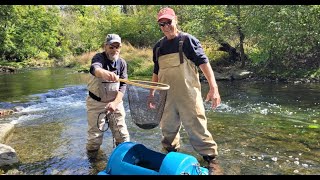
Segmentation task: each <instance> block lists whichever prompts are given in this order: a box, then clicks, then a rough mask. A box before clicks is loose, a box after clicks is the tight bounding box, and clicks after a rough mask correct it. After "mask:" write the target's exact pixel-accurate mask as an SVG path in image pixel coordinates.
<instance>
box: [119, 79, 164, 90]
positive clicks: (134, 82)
mask: <svg viewBox="0 0 320 180" xmlns="http://www.w3.org/2000/svg"><path fill="white" fill-rule="evenodd" d="M119 81H120V82H124V83H127V84H131V85H134V86H139V87H143V88H147V89H154V90H168V89H170V86H169V85H168V84H164V83H159V82H152V81H141V80H127V79H119Z"/></svg>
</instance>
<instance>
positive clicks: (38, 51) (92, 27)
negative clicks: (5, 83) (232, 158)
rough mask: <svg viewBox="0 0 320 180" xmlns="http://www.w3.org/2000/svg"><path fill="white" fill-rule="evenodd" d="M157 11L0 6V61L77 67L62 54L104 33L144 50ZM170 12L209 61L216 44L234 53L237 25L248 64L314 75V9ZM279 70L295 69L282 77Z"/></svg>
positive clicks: (154, 34)
mask: <svg viewBox="0 0 320 180" xmlns="http://www.w3.org/2000/svg"><path fill="white" fill-rule="evenodd" d="M164 6H167V5H148V6H146V5H99V6H98V5H90V6H88V5H60V6H54V5H24V6H21V5H2V6H0V29H1V30H0V58H1V59H3V60H5V61H7V62H8V63H10V62H21V64H23V65H31V64H36V65H37V64H46V63H47V62H46V61H48V60H49V59H54V60H55V62H56V64H68V65H72V66H77V61H72V63H66V62H68V59H69V60H70V58H69V57H70V56H78V55H82V54H85V53H88V52H93V51H96V50H98V49H100V47H101V45H102V43H103V42H104V38H105V36H106V35H107V34H108V33H117V34H119V35H120V36H121V37H122V39H123V41H124V42H128V43H129V44H131V45H133V46H134V47H138V48H139V47H146V48H151V47H152V46H153V45H154V44H155V43H156V42H157V40H158V39H159V38H160V37H162V36H163V34H162V32H161V30H160V28H159V26H158V24H157V22H156V17H157V13H158V11H159V10H160V8H161V7H164ZM170 7H172V8H173V9H174V10H175V11H176V14H177V16H178V25H179V29H181V30H182V31H185V32H188V33H190V34H192V35H194V36H195V37H197V38H198V39H199V40H200V41H201V43H202V45H203V46H204V48H205V51H206V54H207V55H208V57H209V58H210V59H211V60H217V59H221V58H224V57H225V56H226V55H227V54H226V53H222V52H218V51H217V49H218V48H219V46H220V44H221V42H222V41H225V42H228V43H229V44H230V45H232V46H233V47H236V48H237V49H238V50H239V32H238V29H237V28H239V27H240V28H241V31H242V32H243V33H244V37H245V39H244V48H245V53H247V55H248V57H249V58H250V59H251V60H252V62H253V64H254V65H255V67H260V68H266V70H265V71H266V72H268V68H269V70H270V69H272V70H275V72H276V73H279V74H283V75H285V76H309V77H319V70H318V68H319V64H317V62H316V61H315V60H314V59H317V58H318V56H319V55H317V52H318V50H319V47H320V41H319V39H320V33H319V29H320V24H319V14H320V6H319V5H295V6H292V5H276V6H275V5H250V6H247V5H172V6H170ZM208 44H210V46H209V45H208ZM141 50H142V49H141ZM139 58H141V57H139V56H138V58H132V59H134V61H137V62H136V63H137V64H132V65H131V66H133V67H138V68H141V67H139V66H138V64H139V63H142V59H141V60H140V59H139ZM35 59H36V60H37V61H39V62H34V61H35ZM25 61H26V62H25ZM30 61H32V62H33V63H30ZM40 61H43V63H40ZM64 61H66V62H64ZM130 63H131V62H130ZM306 64H307V65H308V68H306V71H307V72H309V73H307V72H303V70H302V71H301V72H300V70H299V68H298V67H299V66H304V65H306ZM81 65H84V64H81ZM148 67H149V66H148ZM147 69H148V68H146V70H147ZM284 69H285V71H288V69H294V71H295V72H294V73H286V74H284V73H281V72H283V71H284ZM138 71H139V70H134V71H133V73H138ZM146 72H148V71H146ZM151 72H152V71H151ZM139 73H143V70H142V71H141V72H139Z"/></svg>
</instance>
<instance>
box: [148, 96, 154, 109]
mask: <svg viewBox="0 0 320 180" xmlns="http://www.w3.org/2000/svg"><path fill="white" fill-rule="evenodd" d="M147 105H148V108H150V109H156V103H155V102H154V95H149V96H148V99H147Z"/></svg>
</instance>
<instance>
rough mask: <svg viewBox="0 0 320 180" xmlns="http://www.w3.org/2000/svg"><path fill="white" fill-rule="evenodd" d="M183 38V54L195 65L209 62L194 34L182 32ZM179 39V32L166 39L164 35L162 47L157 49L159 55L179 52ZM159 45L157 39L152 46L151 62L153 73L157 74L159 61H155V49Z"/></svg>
mask: <svg viewBox="0 0 320 180" xmlns="http://www.w3.org/2000/svg"><path fill="white" fill-rule="evenodd" d="M184 36H186V37H185V40H184V43H183V48H182V49H183V52H184V54H185V56H186V57H187V58H188V59H190V60H191V61H192V62H193V63H194V64H195V65H196V66H199V65H201V64H204V63H207V62H209V59H208V57H207V56H206V54H205V53H204V50H203V48H202V46H201V44H200V41H199V40H198V39H197V38H195V37H194V36H192V35H190V34H188V33H184ZM180 39H181V33H179V35H178V36H177V37H175V38H174V39H170V40H168V39H167V37H164V39H163V40H162V41H163V43H162V47H160V49H159V52H158V53H159V56H162V55H166V54H171V53H179V41H180ZM159 46H160V41H158V42H157V43H156V44H155V46H154V47H153V62H154V69H153V73H155V74H158V72H159V63H158V62H157V61H156V49H157V47H159Z"/></svg>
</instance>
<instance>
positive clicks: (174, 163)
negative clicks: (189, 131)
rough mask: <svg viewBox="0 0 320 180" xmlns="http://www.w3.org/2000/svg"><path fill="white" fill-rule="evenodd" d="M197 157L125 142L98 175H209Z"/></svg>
mask: <svg viewBox="0 0 320 180" xmlns="http://www.w3.org/2000/svg"><path fill="white" fill-rule="evenodd" d="M207 174H208V169H206V168H203V167H200V165H199V162H198V161H197V159H196V158H195V157H193V156H191V155H187V154H184V153H179V152H170V153H168V154H163V153H160V152H156V151H153V150H150V149H148V148H146V147H145V146H144V145H142V144H136V143H133V142H124V143H121V144H120V145H118V146H117V147H116V148H115V149H114V150H113V152H112V154H111V156H110V158H109V161H108V163H107V167H106V169H104V170H103V171H101V172H99V173H98V175H207Z"/></svg>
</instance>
